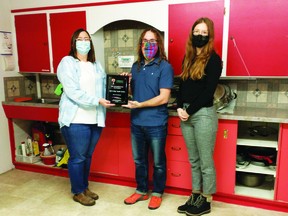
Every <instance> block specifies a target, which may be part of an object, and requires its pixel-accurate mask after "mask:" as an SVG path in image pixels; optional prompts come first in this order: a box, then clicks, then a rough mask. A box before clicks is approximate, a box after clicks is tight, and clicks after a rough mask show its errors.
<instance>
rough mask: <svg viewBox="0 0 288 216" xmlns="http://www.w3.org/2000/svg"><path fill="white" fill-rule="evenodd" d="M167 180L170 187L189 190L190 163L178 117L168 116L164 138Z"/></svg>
mask: <svg viewBox="0 0 288 216" xmlns="http://www.w3.org/2000/svg"><path fill="white" fill-rule="evenodd" d="M165 150H166V157H167V182H166V185H167V186H170V187H176V188H183V189H190V190H191V187H192V185H191V182H192V181H191V165H190V163H189V161H188V152H187V148H186V145H185V141H184V138H183V136H182V132H181V127H180V119H179V118H178V117H172V116H171V117H169V119H168V135H167V140H166V149H165Z"/></svg>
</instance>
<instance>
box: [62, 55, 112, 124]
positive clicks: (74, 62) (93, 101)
mask: <svg viewBox="0 0 288 216" xmlns="http://www.w3.org/2000/svg"><path fill="white" fill-rule="evenodd" d="M79 62H80V61H79V60H78V59H75V58H73V57H72V56H65V57H64V58H63V59H62V60H61V62H60V64H59V65H58V69H57V77H58V79H59V81H60V83H62V85H63V94H62V95H61V100H60V103H59V118H58V122H59V125H60V127H63V126H64V125H65V126H68V127H69V125H70V124H71V122H72V120H73V118H74V116H75V114H76V111H77V109H78V107H83V108H85V107H86V108H88V107H89V108H91V107H95V109H97V116H96V118H97V119H96V120H97V122H98V126H99V127H105V118H106V108H105V107H103V106H102V105H100V104H99V99H100V98H105V94H106V73H105V72H104V70H103V68H102V66H101V64H100V63H99V62H95V63H94V68H95V70H94V72H95V77H96V84H97V85H96V89H95V90H96V94H95V95H96V97H94V96H91V95H87V94H86V92H85V91H83V90H81V89H80V83H79V79H80V75H81V72H80V66H79Z"/></svg>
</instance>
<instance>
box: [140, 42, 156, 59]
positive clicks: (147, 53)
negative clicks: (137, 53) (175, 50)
mask: <svg viewBox="0 0 288 216" xmlns="http://www.w3.org/2000/svg"><path fill="white" fill-rule="evenodd" d="M142 48H144V52H143V55H144V58H145V59H146V60H148V61H149V60H151V59H153V58H154V56H155V55H156V53H157V51H158V44H157V43H149V42H145V43H143V44H142Z"/></svg>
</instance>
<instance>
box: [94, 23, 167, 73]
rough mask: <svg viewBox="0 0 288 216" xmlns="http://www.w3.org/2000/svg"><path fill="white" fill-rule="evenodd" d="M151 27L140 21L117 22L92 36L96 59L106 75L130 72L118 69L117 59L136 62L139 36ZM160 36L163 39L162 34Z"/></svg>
mask: <svg viewBox="0 0 288 216" xmlns="http://www.w3.org/2000/svg"><path fill="white" fill-rule="evenodd" d="M151 27H153V26H151V25H149V24H147V23H144V22H140V21H135V20H118V21H114V22H111V23H109V24H107V25H105V26H103V27H102V28H101V29H99V30H98V31H97V32H95V33H94V34H92V39H93V44H94V47H95V51H96V58H97V60H99V61H100V62H101V64H102V66H103V67H104V68H105V71H106V73H109V74H119V73H122V72H130V68H129V67H127V68H123V67H119V64H118V57H119V56H129V57H131V58H134V61H136V59H137V46H138V40H139V37H140V34H141V33H142V31H143V30H144V29H146V28H151ZM159 31H160V30H159ZM160 32H161V31H160ZM161 34H162V36H163V37H164V33H163V32H161Z"/></svg>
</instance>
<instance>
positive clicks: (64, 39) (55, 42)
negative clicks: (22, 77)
mask: <svg viewBox="0 0 288 216" xmlns="http://www.w3.org/2000/svg"><path fill="white" fill-rule="evenodd" d="M47 16H48V15H47V14H46V13H43V14H29V15H15V28H16V40H17V50H18V60H19V71H20V72H54V73H56V71H57V66H58V64H59V62H60V61H61V59H62V58H63V57H64V56H66V55H68V54H69V51H70V41H71V36H72V34H73V32H74V31H75V30H76V29H78V28H83V29H86V12H85V11H77V12H66V13H51V14H50V15H49V22H48V23H47ZM48 29H50V32H51V41H49V39H48V38H49V36H48V35H49V33H48ZM49 43H51V45H52V55H51V56H52V59H50V54H49V52H50V51H49ZM51 61H52V66H50V62H51ZM51 67H53V68H51Z"/></svg>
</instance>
